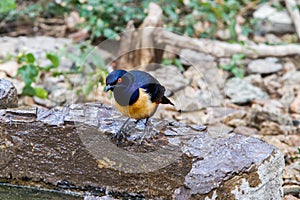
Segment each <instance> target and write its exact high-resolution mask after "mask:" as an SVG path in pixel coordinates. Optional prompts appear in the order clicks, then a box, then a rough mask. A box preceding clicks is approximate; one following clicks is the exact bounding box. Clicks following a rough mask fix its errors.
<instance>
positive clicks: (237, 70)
mask: <svg viewBox="0 0 300 200" xmlns="http://www.w3.org/2000/svg"><path fill="white" fill-rule="evenodd" d="M231 72H232V73H233V75H234V76H236V77H239V78H243V77H244V71H243V69H241V68H239V67H235V68H233V69H232V70H231Z"/></svg>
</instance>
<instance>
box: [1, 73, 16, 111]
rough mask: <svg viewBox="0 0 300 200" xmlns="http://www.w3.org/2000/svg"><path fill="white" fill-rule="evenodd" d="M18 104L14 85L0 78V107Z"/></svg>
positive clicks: (11, 106)
mask: <svg viewBox="0 0 300 200" xmlns="http://www.w3.org/2000/svg"><path fill="white" fill-rule="evenodd" d="M17 106H18V95H17V89H16V88H15V86H14V85H13V84H12V83H11V82H9V81H8V80H5V79H0V109H3V108H14V107H17Z"/></svg>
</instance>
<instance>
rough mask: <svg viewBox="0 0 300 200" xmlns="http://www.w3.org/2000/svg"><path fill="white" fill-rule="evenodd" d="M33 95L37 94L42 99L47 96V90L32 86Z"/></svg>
mask: <svg viewBox="0 0 300 200" xmlns="http://www.w3.org/2000/svg"><path fill="white" fill-rule="evenodd" d="M34 96H37V97H39V98H42V99H46V98H47V96H48V92H47V91H46V90H45V89H43V88H39V87H35V88H34Z"/></svg>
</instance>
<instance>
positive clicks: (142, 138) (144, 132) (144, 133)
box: [139, 117, 149, 145]
mask: <svg viewBox="0 0 300 200" xmlns="http://www.w3.org/2000/svg"><path fill="white" fill-rule="evenodd" d="M148 120H149V117H148V118H146V121H145V128H144V131H143V135H142V137H141V140H140V142H139V145H141V144H142V142H143V140H144V137H145V135H146V129H147V125H148Z"/></svg>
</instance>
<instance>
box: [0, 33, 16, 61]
mask: <svg viewBox="0 0 300 200" xmlns="http://www.w3.org/2000/svg"><path fill="white" fill-rule="evenodd" d="M18 45H19V43H18V40H17V39H16V38H13V37H0V49H1V51H0V57H2V58H4V57H5V56H7V55H17V53H16V51H17V48H18Z"/></svg>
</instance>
